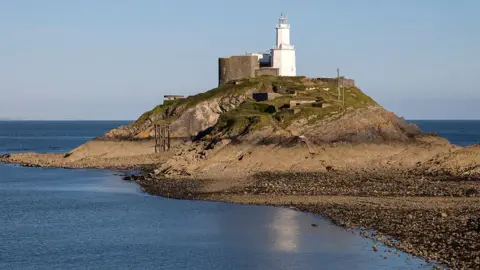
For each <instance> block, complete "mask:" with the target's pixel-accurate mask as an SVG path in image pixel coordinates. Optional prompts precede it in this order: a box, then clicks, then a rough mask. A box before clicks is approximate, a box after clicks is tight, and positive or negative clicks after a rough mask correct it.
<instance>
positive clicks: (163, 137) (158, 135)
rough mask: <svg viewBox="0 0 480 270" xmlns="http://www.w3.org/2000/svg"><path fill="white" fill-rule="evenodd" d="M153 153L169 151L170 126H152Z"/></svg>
mask: <svg viewBox="0 0 480 270" xmlns="http://www.w3.org/2000/svg"><path fill="white" fill-rule="evenodd" d="M154 129H155V130H154V134H155V153H158V152H166V151H169V150H170V126H169V125H154Z"/></svg>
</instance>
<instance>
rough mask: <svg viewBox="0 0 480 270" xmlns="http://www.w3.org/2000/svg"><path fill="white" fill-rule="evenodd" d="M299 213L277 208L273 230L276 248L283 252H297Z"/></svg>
mask: <svg viewBox="0 0 480 270" xmlns="http://www.w3.org/2000/svg"><path fill="white" fill-rule="evenodd" d="M298 214H299V212H296V211H292V210H288V209H281V208H277V209H276V211H275V215H274V217H273V220H272V228H273V231H274V234H275V240H274V245H275V248H276V249H278V250H281V251H290V252H292V251H295V250H296V249H297V245H298V238H299V237H298V236H299V231H300V228H299V224H298V219H297V216H298Z"/></svg>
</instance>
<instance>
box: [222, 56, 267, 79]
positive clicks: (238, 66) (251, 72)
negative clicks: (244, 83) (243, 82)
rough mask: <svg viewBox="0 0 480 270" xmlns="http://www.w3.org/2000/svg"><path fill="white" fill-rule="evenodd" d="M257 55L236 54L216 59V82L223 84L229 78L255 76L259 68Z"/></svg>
mask: <svg viewBox="0 0 480 270" xmlns="http://www.w3.org/2000/svg"><path fill="white" fill-rule="evenodd" d="M259 68H260V66H259V63H258V56H256V55H238V56H231V57H228V58H219V59H218V84H219V85H221V84H225V83H227V82H229V81H231V80H238V79H243V78H251V77H255V71H256V70H257V69H259Z"/></svg>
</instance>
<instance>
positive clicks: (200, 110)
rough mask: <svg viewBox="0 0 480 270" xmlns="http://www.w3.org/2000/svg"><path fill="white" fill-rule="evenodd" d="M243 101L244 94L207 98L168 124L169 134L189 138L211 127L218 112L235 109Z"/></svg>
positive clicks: (218, 114) (215, 121) (218, 115)
mask: <svg viewBox="0 0 480 270" xmlns="http://www.w3.org/2000/svg"><path fill="white" fill-rule="evenodd" d="M244 101H245V96H243V95H238V96H231V97H223V98H218V99H217V98H216V99H212V100H207V101H204V102H201V103H199V104H197V105H196V106H194V107H192V108H189V109H187V110H186V111H185V112H184V113H183V114H182V115H181V116H180V117H179V118H178V119H176V120H175V121H173V122H172V123H171V124H170V130H171V136H172V137H180V138H184V137H187V138H191V137H195V136H197V135H198V133H200V132H202V131H205V130H207V129H208V128H211V127H213V126H214V125H215V124H216V123H217V121H218V118H219V117H220V114H222V113H225V112H228V111H230V110H233V109H235V108H236V107H237V106H238V105H240V104H242V103H243V102H244Z"/></svg>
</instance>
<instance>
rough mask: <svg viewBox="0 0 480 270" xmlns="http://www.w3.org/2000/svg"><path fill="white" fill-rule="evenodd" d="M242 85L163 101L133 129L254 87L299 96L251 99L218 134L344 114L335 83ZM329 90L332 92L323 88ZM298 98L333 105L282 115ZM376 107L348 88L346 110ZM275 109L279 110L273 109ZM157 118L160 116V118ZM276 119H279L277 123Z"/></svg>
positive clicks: (225, 119) (286, 80) (223, 120)
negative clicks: (288, 91)
mask: <svg viewBox="0 0 480 270" xmlns="http://www.w3.org/2000/svg"><path fill="white" fill-rule="evenodd" d="M239 81H240V82H241V83H240V84H236V85H234V84H225V85H222V86H220V87H217V88H213V89H211V90H209V91H207V92H204V93H199V94H197V95H194V96H190V97H188V98H186V99H182V100H173V101H167V102H164V104H163V105H158V106H156V107H155V108H153V109H152V110H150V111H148V112H146V113H144V114H143V115H142V116H140V118H139V119H138V120H137V121H136V122H135V123H134V124H133V126H134V127H140V126H142V125H143V124H144V123H145V122H146V121H147V120H148V119H151V118H152V116H158V115H162V117H161V119H162V120H161V121H165V122H171V121H174V120H176V117H177V116H175V117H170V118H168V119H164V117H163V115H165V114H166V111H167V109H169V108H170V110H173V109H175V110H176V111H177V112H180V113H181V111H182V110H185V109H188V108H190V107H193V106H195V105H197V104H199V103H201V102H204V101H207V100H211V99H214V98H221V97H224V96H234V95H244V94H245V93H246V92H247V90H249V89H252V88H255V89H256V90H257V91H265V90H268V89H271V88H272V87H273V86H281V87H284V88H287V89H295V90H297V91H298V92H297V97H292V96H289V95H284V96H281V97H278V98H276V99H273V100H268V101H264V102H251V100H252V99H251V97H247V99H248V100H250V101H247V102H245V103H244V104H242V105H240V106H239V107H238V108H237V109H235V110H233V111H230V112H227V113H224V114H222V115H221V116H220V118H219V121H218V124H217V125H216V127H215V129H216V130H217V131H218V132H226V133H232V134H233V133H237V134H238V133H239V132H242V130H245V129H246V128H248V129H253V128H258V127H261V126H264V125H268V124H272V122H271V121H278V122H279V125H280V126H282V127H287V126H288V125H290V124H291V123H292V122H293V121H295V120H299V119H302V118H305V119H308V118H309V117H310V118H311V116H312V115H316V116H317V117H316V118H313V119H311V120H309V122H315V121H319V120H321V119H324V118H325V117H328V116H331V113H332V112H333V111H337V112H341V111H343V106H342V103H341V101H340V102H339V101H338V97H337V84H336V83H335V82H331V83H325V82H320V81H315V80H308V79H306V78H305V77H302V76H298V77H275V76H261V77H256V78H248V79H243V80H239ZM308 87H316V88H317V89H316V90H308V91H307V90H306V89H307V88H308ZM326 87H328V88H330V89H329V91H325V90H323V88H326ZM296 98H321V99H323V100H324V102H326V103H329V104H331V105H332V106H331V107H328V108H315V107H311V106H309V105H304V106H301V107H300V108H301V110H300V112H299V113H297V114H293V115H292V114H290V113H288V112H280V111H278V108H279V107H281V106H282V105H284V104H289V103H290V100H292V99H296ZM374 104H376V103H375V101H373V100H372V99H371V98H370V97H369V96H367V95H365V94H364V93H363V92H362V91H361V90H360V89H358V88H356V87H348V88H345V108H348V107H353V108H363V107H367V106H370V105H374ZM274 108H276V109H274ZM157 118H158V117H157ZM274 119H276V120H274Z"/></svg>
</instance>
